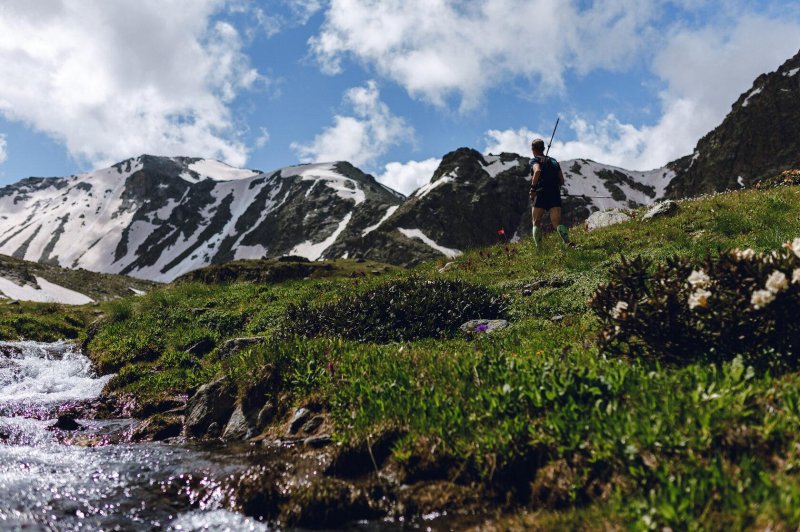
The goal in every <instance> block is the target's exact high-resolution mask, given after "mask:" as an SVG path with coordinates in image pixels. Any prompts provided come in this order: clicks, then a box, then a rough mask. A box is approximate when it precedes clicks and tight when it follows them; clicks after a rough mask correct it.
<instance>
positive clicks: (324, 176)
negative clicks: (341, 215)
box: [281, 164, 366, 205]
mask: <svg viewBox="0 0 800 532" xmlns="http://www.w3.org/2000/svg"><path fill="white" fill-rule="evenodd" d="M290 170H291V169H290ZM284 172H286V170H284V171H282V172H281V173H282V175H283V174H284ZM296 175H299V176H300V177H302V179H303V181H314V185H312V187H313V186H316V184H317V182H322V183H324V184H325V186H327V187H328V188H330V189H332V190H334V191H335V192H336V194H337V195H338V196H339V197H340V198H342V199H345V200H352V201H354V202H355V204H356V205H360V204H362V203H364V201H365V200H366V195H365V194H364V191H363V190H361V189H360V188H359V186H358V184H357V183H356V182H355V181H354V180H352V179H350V178H348V177H345V176H343V175H342V174H340V173H339V172H337V171H336V167H335V166H334V165H332V164H309V165H305V166H304V167H303V170H302V171H301V172H300V173H299V174H296ZM308 193H310V190H309V192H308Z"/></svg>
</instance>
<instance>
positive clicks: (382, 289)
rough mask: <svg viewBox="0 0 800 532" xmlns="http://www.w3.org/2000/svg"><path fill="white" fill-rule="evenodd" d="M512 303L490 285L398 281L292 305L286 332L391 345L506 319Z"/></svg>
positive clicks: (287, 314) (289, 310)
mask: <svg viewBox="0 0 800 532" xmlns="http://www.w3.org/2000/svg"><path fill="white" fill-rule="evenodd" d="M507 307H508V301H507V300H506V299H505V298H504V297H502V296H499V295H497V294H495V293H493V292H492V291H491V290H489V289H488V288H486V287H484V286H479V285H472V284H468V283H465V282H463V281H453V280H435V281H426V280H423V279H420V278H417V277H412V278H409V279H405V280H401V281H392V282H389V283H385V284H383V285H380V286H378V287H377V288H374V289H371V290H369V291H366V292H364V293H361V294H356V295H350V296H345V297H343V298H341V299H340V300H339V301H336V302H333V303H328V304H325V305H321V306H317V307H311V306H310V305H308V303H301V304H299V305H291V306H289V307H288V308H287V311H286V320H285V323H284V324H283V328H282V329H283V332H284V333H285V334H288V335H298V336H306V337H317V336H337V337H341V338H347V339H351V340H364V341H371V342H378V343H382V342H391V341H404V340H413V339H417V338H436V337H445V336H451V335H453V334H454V333H455V331H456V330H457V329H458V327H459V325H461V324H462V323H464V322H466V321H468V320H471V319H476V318H484V319H494V318H500V317H502V316H503V315H504V314H505V312H506V309H507Z"/></svg>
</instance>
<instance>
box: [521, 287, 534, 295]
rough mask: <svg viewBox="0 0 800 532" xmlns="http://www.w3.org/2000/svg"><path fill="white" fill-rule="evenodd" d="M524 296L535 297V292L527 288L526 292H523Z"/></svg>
mask: <svg viewBox="0 0 800 532" xmlns="http://www.w3.org/2000/svg"><path fill="white" fill-rule="evenodd" d="M522 295H523V296H525V297H528V296H531V295H533V290H531V289H530V288H525V289H524V290H522Z"/></svg>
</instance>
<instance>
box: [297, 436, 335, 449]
mask: <svg viewBox="0 0 800 532" xmlns="http://www.w3.org/2000/svg"><path fill="white" fill-rule="evenodd" d="M332 441H333V439H332V438H331V435H330V434H319V435H317V436H309V437H308V438H306V439H305V440H303V445H305V446H307V447H313V448H315V449H319V448H320V447H325V446H326V445H329V444H330V443H331V442H332Z"/></svg>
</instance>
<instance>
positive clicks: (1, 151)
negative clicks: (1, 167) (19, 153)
mask: <svg viewBox="0 0 800 532" xmlns="http://www.w3.org/2000/svg"><path fill="white" fill-rule="evenodd" d="M7 158H8V144H7V143H6V136H5V135H0V164H3V163H4V162H6V159H7Z"/></svg>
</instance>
